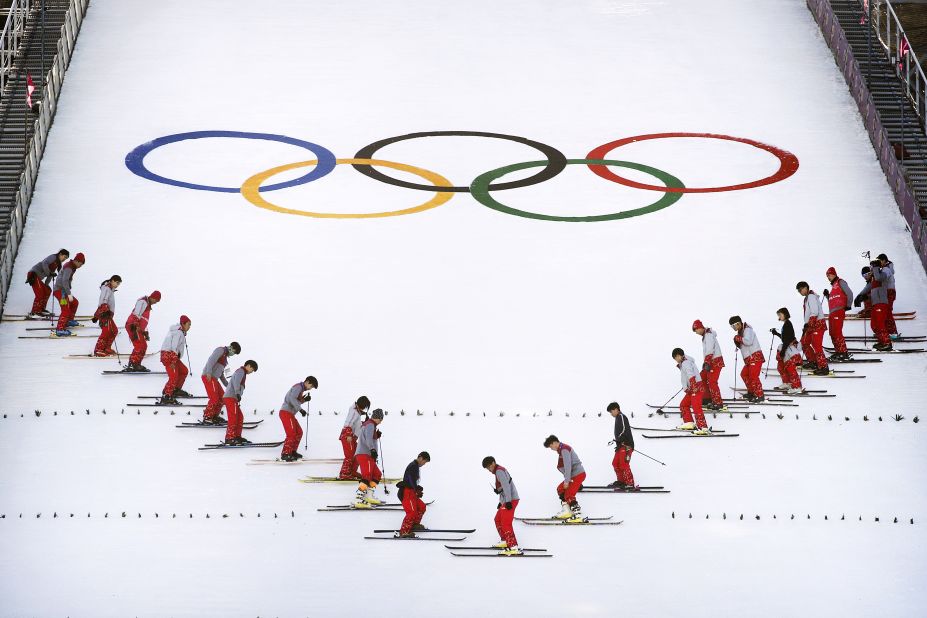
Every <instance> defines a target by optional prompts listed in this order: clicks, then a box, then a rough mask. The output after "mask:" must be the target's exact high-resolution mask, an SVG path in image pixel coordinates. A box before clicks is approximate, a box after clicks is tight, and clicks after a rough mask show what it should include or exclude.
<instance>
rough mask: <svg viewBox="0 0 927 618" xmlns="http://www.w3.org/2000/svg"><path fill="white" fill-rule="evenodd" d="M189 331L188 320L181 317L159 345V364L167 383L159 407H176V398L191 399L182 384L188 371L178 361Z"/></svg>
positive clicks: (183, 316) (185, 345)
mask: <svg viewBox="0 0 927 618" xmlns="http://www.w3.org/2000/svg"><path fill="white" fill-rule="evenodd" d="M189 330H190V318H188V317H187V316H185V315H182V316H180V322H179V323H177V324H174V325H173V326H171V328H170V330H168V331H167V337H165V338H164V343H162V344H161V364H162V365H164V368H165V369H166V370H167V383H166V384H165V385H164V390H163V391H162V395H161V399H160V401H159V402H158V403H160V404H161V405H177V397H178V396H180V397H191V395H190V393H188V392H187V391H185V390H183V383H184V380H186V379H187V374H188V373H189V370H188V369H187V366H186V365H184V364H183V361H182V360H180V359H181V357H182V356H183V351H184V349H185V348H186V347H187V331H189Z"/></svg>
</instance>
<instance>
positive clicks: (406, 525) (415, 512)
mask: <svg viewBox="0 0 927 618" xmlns="http://www.w3.org/2000/svg"><path fill="white" fill-rule="evenodd" d="M429 461H431V455H429V454H428V451H422V452H421V453H419V454H418V457H416V458H415V459H413V460H412V461H411V462H410V463H409V465H408V466H406V471H405V473H404V474H403V475H402V480H401V481H399V482H398V483H397V484H396V486H397V487H399V499H400V500H402V510H404V511H405V512H406V516H405V518H404V519H403V520H402V526H400V527H399V532H397V533H396V534H395V535H394V536H396V537H397V538H414V537H415V532H413V530H420V529H422V517H424V516H425V510H426V508H427V507H426V506H425V503H424V502H423V501H422V496H423V495H424V493H425V490H424V489H422V485H421V483H419V477H420V474H421V472H420V471H421V469H422V466H424V465H425V464H427V463H428V462H429Z"/></svg>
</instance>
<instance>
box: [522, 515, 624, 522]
mask: <svg viewBox="0 0 927 618" xmlns="http://www.w3.org/2000/svg"><path fill="white" fill-rule="evenodd" d="M611 518H612V516H611V515H609V516H608V517H584V518H583V519H585V520H586V521H606V520H609V519H611ZM515 520H516V521H553V522H558V523H559V522H561V521H566V520H565V519H557V518H556V517H516V518H515Z"/></svg>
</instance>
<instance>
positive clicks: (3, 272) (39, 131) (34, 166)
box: [0, 0, 90, 315]
mask: <svg viewBox="0 0 927 618" xmlns="http://www.w3.org/2000/svg"><path fill="white" fill-rule="evenodd" d="M14 4H16V2H14ZM20 4H22V2H20ZM26 4H28V2H26ZM89 4H90V0H71V4H70V6H69V7H68V11H67V14H66V16H65V20H64V25H63V26H61V36H60V37H59V39H58V46H57V50H56V53H55V57H54V59H53V60H52V63H51V67H50V68H49V70H48V73H47V74H46V75H45V79H43V80H42V83H43V84H44V85H43V90H42V95H41V97H39V100H40V101H41V104H40V106H39V114H38V117H37V118H36V119H35V121H34V122H35V127H34V128H35V131H34V133H33V136H32V140H31V141H30V143H29V148H28V151H27V153H26V159H25V165H24V168H23V173H22V176H21V177H20V184H19V190H18V191H17V192H16V199H15V204H14V207H13V212H12V215H11V221H10V228H9V230H8V231H7V233H6V234H7V238H6V243H5V244H4V245H3V251H2V253H0V315H2V314H3V305H4V303H5V302H6V296H7V292H8V291H9V288H10V279H11V278H12V274H13V261H14V260H15V259H16V253H17V251H18V249H19V243H20V241H21V240H22V235H23V228H24V226H25V224H26V215H27V213H28V212H29V204H30V203H31V202H32V192H33V190H34V189H35V182H36V178H37V177H38V175H39V165H40V164H41V162H42V154H43V153H44V152H45V142H46V140H47V139H48V131H49V129H50V128H51V124H52V121H53V120H54V118H55V111H56V110H57V108H58V95H59V94H60V92H61V84H62V82H63V81H64V73H65V71H67V68H68V65H69V64H70V62H71V54H72V53H73V52H74V45H75V43H76V42H77V35H78V33H79V32H80V27H81V24H82V23H83V21H84V15H86V13H87V7H88V5H89ZM11 17H12V15H11ZM7 21H8V25H10V24H9V20H7ZM11 28H12V26H11ZM3 32H4V35H3V36H4V37H6V36H7V34H6V28H4V31H3ZM12 36H13V35H12V34H11V35H10V37H12ZM5 40H6V39H5V38H4V41H5ZM10 40H11V41H12V40H13V39H12V38H11V39H10ZM2 62H6V59H3V60H2ZM2 66H4V65H0V68H2ZM6 77H7V76H6V75H5V73H4V75H3V79H6Z"/></svg>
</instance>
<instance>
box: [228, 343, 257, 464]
mask: <svg viewBox="0 0 927 618" xmlns="http://www.w3.org/2000/svg"><path fill="white" fill-rule="evenodd" d="M257 370H258V364H257V363H256V362H255V361H253V360H249V361H245V364H244V365H242V366H241V367H239V368H238V369H236V370H235V373H233V374H232V377H231V378H229V385H228V387H226V389H225V393H223V394H222V403H224V404H225V410H226V412H227V413H228V417H229V418H228V426H226V428H225V443H226V444H228V445H229V446H241V445H243V444H251V441H250V440H247V439H245V438H242V437H241V429H242V424H243V423H244V421H245V415H244V414H242V412H241V396H242V395H243V394H244V393H245V380H246V378H247V377H248V376H249V375H251V374H252V373H254V372H255V371H257Z"/></svg>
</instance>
